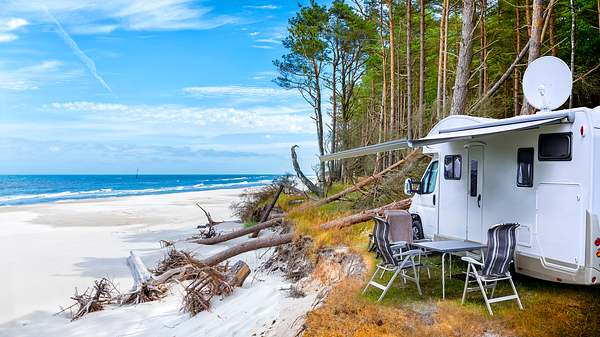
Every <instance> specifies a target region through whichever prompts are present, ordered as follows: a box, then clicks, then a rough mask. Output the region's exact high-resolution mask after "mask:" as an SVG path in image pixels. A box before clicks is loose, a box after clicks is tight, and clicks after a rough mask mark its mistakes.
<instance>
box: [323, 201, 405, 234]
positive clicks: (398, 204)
mask: <svg viewBox="0 0 600 337" xmlns="http://www.w3.org/2000/svg"><path fill="white" fill-rule="evenodd" d="M410 202H411V199H410V198H409V199H403V200H400V201H394V202H392V203H391V204H387V205H385V206H381V207H378V208H373V209H370V210H366V211H362V212H360V213H357V214H352V215H349V216H346V217H343V218H339V219H335V220H332V221H329V222H326V223H324V224H321V229H331V228H336V229H340V228H343V227H348V226H351V225H354V224H357V223H361V222H365V221H369V220H371V218H372V217H374V216H375V215H378V214H381V213H383V211H387V210H395V209H407V208H408V207H409V206H410Z"/></svg>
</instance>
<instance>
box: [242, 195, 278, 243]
mask: <svg viewBox="0 0 600 337" xmlns="http://www.w3.org/2000/svg"><path fill="white" fill-rule="evenodd" d="M281 192H283V185H279V187H278V188H277V192H275V195H274V196H273V200H271V203H270V204H269V207H267V209H266V210H265V213H263V215H262V216H261V217H260V222H265V221H267V219H268V218H269V214H271V211H272V210H273V207H275V204H276V203H277V200H278V199H279V196H280V195H281ZM259 233H260V231H256V232H254V233H252V234H250V237H251V238H257V237H258V234H259Z"/></svg>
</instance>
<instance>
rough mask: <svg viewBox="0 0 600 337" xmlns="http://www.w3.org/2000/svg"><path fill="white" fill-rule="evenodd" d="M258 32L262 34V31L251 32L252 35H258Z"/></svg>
mask: <svg viewBox="0 0 600 337" xmlns="http://www.w3.org/2000/svg"><path fill="white" fill-rule="evenodd" d="M258 34H260V32H251V33H250V36H256V35H258Z"/></svg>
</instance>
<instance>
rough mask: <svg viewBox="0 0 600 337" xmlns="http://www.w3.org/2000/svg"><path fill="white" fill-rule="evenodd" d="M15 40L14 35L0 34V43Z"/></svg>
mask: <svg viewBox="0 0 600 337" xmlns="http://www.w3.org/2000/svg"><path fill="white" fill-rule="evenodd" d="M16 39H17V36H16V35H15V34H6V33H0V43H2V42H10V41H14V40H16Z"/></svg>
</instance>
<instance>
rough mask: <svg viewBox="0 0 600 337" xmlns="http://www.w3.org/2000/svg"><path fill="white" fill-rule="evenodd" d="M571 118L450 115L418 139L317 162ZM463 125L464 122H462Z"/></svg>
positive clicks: (570, 112) (565, 114)
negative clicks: (457, 122) (450, 123)
mask: <svg viewBox="0 0 600 337" xmlns="http://www.w3.org/2000/svg"><path fill="white" fill-rule="evenodd" d="M457 118H461V119H462V121H463V125H460V126H453V127H448V128H442V127H443V125H444V124H445V123H444V122H446V121H450V120H456V119H457ZM574 120H575V112H574V111H573V110H565V111H557V112H548V113H538V114H535V115H527V116H517V117H511V118H505V119H497V120H494V119H488V118H474V117H469V116H450V117H447V118H445V119H444V120H442V121H440V122H439V123H438V125H436V126H435V127H434V128H433V129H432V130H431V132H429V134H428V135H427V137H424V138H420V139H414V140H409V139H399V140H393V141H389V142H385V143H380V144H374V145H369V146H364V147H359V148H354V149H350V150H345V151H340V152H336V153H332V154H328V155H324V156H321V157H320V159H321V161H328V160H337V159H344V158H353V157H359V156H364V155H368V154H373V153H377V152H383V151H391V150H399V149H405V148H417V147H423V146H427V145H433V144H440V143H447V142H451V141H457V140H464V139H471V138H475V137H481V136H485V135H490V134H495V133H503V132H509V131H515V130H523V129H528V128H533V127H536V126H540V125H545V124H554V123H560V122H568V123H572V122H573V121H574ZM465 124H466V125H465Z"/></svg>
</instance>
